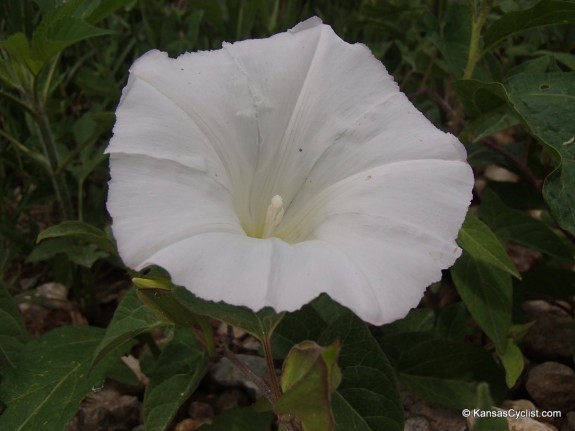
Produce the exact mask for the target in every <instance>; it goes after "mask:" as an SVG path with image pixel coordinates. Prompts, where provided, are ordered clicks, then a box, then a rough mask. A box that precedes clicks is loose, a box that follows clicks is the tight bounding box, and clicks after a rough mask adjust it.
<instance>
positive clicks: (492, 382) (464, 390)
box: [379, 332, 505, 410]
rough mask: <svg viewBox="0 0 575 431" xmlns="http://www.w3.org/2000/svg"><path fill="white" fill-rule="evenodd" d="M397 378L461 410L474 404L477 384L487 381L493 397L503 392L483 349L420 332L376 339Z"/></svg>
mask: <svg viewBox="0 0 575 431" xmlns="http://www.w3.org/2000/svg"><path fill="white" fill-rule="evenodd" d="M379 341H380V345H381V347H382V348H383V349H384V350H385V352H386V353H387V355H388V357H389V358H390V361H391V363H392V365H393V367H394V368H395V370H396V372H397V376H398V378H399V380H400V381H401V382H402V383H403V384H404V385H406V386H407V387H408V388H410V389H411V390H413V391H414V392H416V393H418V394H420V395H421V396H423V397H425V398H427V399H429V400H431V401H433V402H438V403H440V404H443V405H445V406H448V407H451V408H453V409H458V410H461V409H463V408H472V407H474V406H476V405H477V402H478V400H477V387H478V385H479V384H481V383H482V382H485V383H488V384H489V386H490V389H491V391H492V393H493V396H494V398H497V399H498V400H499V401H501V399H502V397H503V394H504V390H505V388H504V386H503V385H502V381H501V378H502V371H501V369H500V368H499V367H498V366H497V364H496V363H495V362H494V361H493V358H492V357H491V355H489V353H488V352H486V351H485V350H484V349H483V348H481V347H478V346H474V345H472V344H469V343H461V342H453V341H448V340H443V339H441V338H439V337H436V336H433V335H430V334H425V333H420V332H401V333H397V334H393V335H389V336H383V337H381V338H380V340H379Z"/></svg>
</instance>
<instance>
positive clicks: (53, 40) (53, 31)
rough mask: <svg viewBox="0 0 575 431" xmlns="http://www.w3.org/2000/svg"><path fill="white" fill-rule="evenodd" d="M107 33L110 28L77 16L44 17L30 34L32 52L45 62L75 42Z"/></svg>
mask: <svg viewBox="0 0 575 431" xmlns="http://www.w3.org/2000/svg"><path fill="white" fill-rule="evenodd" d="M109 34H112V32H111V31H110V30H106V29H102V28H98V27H94V26H93V25H91V24H88V23H87V22H86V21H83V20H81V19H78V18H72V17H63V18H60V19H50V20H48V19H46V20H45V21H44V22H43V23H42V24H41V25H39V26H38V28H37V29H36V31H35V32H34V35H33V36H32V43H31V46H32V52H33V53H34V55H35V56H36V57H37V58H39V59H41V60H42V61H44V62H46V61H48V60H49V59H50V58H52V57H53V56H54V55H56V54H58V53H60V52H62V51H63V50H64V49H66V48H67V47H69V46H71V45H73V44H75V43H77V42H80V41H82V40H85V39H89V38H92V37H96V36H104V35H109Z"/></svg>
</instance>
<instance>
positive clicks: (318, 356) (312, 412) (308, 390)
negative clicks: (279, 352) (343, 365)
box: [274, 341, 341, 431]
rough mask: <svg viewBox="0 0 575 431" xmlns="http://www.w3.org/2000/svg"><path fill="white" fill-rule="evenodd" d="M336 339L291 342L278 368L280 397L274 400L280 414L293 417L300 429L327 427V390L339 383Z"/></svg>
mask: <svg viewBox="0 0 575 431" xmlns="http://www.w3.org/2000/svg"><path fill="white" fill-rule="evenodd" d="M338 352H339V343H338V342H337V341H336V342H334V343H333V344H331V345H330V346H328V347H321V346H319V345H318V344H316V343H315V342H313V341H304V342H302V343H300V344H297V345H295V346H294V347H293V348H292V350H290V352H289V353H288V355H287V357H286V359H285V361H284V364H283V370H282V376H281V388H282V393H283V395H282V397H281V398H280V399H279V401H278V402H277V403H276V404H275V406H274V410H275V412H276V413H277V414H278V415H279V416H280V417H281V416H288V417H297V418H298V419H299V421H300V422H301V425H302V427H303V431H331V430H332V429H333V426H334V423H333V414H332V412H331V394H332V392H333V391H334V390H335V388H336V387H337V385H338V384H339V381H340V379H341V373H340V370H339V368H338V366H337V363H336V361H337V355H338Z"/></svg>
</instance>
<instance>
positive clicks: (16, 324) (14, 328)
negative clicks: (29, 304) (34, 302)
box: [0, 284, 29, 375]
mask: <svg viewBox="0 0 575 431" xmlns="http://www.w3.org/2000/svg"><path fill="white" fill-rule="evenodd" d="M28 338H29V336H28V332H27V331H26V328H25V327H24V322H23V321H22V316H21V315H20V311H19V310H18V307H17V306H16V304H15V303H14V301H13V300H12V297H11V296H10V294H9V293H8V291H7V290H6V288H5V287H4V285H2V284H0V375H2V374H4V371H5V370H7V369H8V368H9V367H10V368H16V366H17V364H18V362H19V360H20V357H21V354H22V350H23V349H24V346H25V345H26V343H27V342H28Z"/></svg>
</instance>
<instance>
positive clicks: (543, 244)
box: [477, 189, 573, 259]
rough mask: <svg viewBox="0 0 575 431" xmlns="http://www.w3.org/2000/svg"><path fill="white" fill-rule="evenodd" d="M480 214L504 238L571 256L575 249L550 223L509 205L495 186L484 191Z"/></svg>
mask: <svg viewBox="0 0 575 431" xmlns="http://www.w3.org/2000/svg"><path fill="white" fill-rule="evenodd" d="M477 215H478V216H479V217H480V218H481V219H482V220H483V221H485V223H487V224H488V225H489V227H491V229H493V231H494V232H495V234H496V235H497V236H498V237H499V238H500V239H501V240H502V241H504V242H507V241H513V242H515V243H517V244H520V245H523V246H525V247H530V248H533V249H535V250H539V251H541V252H543V253H546V254H549V255H551V256H557V257H563V258H567V259H569V258H571V257H572V255H573V252H572V250H571V249H570V248H569V247H567V245H566V244H565V243H564V242H563V241H562V240H560V239H559V237H558V236H557V235H556V234H555V233H554V232H553V231H552V230H551V229H550V228H548V227H547V225H546V224H545V223H543V222H542V221H539V220H537V219H534V218H533V217H531V216H530V215H529V214H527V213H525V212H523V211H519V210H515V209H512V208H509V207H508V206H507V205H505V203H504V202H503V201H502V200H501V199H500V198H499V197H498V196H497V195H496V194H495V193H494V192H493V191H491V190H489V189H487V190H485V192H484V193H483V196H482V199H481V206H480V207H479V212H478V213H477Z"/></svg>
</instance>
